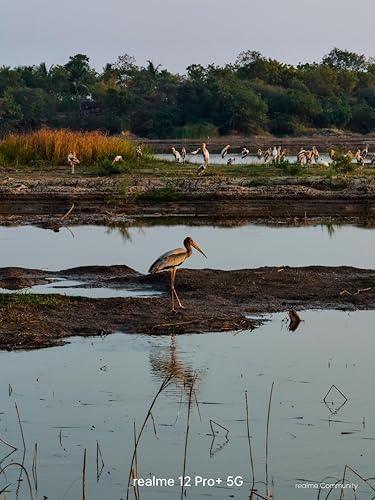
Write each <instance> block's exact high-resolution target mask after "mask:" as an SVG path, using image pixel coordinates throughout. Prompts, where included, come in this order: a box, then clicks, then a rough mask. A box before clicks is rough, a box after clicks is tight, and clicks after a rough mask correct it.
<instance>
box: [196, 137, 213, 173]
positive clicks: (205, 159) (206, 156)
mask: <svg viewBox="0 0 375 500" xmlns="http://www.w3.org/2000/svg"><path fill="white" fill-rule="evenodd" d="M199 149H201V150H202V156H203V163H202V165H201V166H200V167H199V168H198V170H197V175H201V174H203V172H204V171H205V170H206V168H207V167H208V163H209V161H210V153H209V151H208V149H207V145H206V143H205V142H204V143H203V144H202V146H201V147H200V148H199Z"/></svg>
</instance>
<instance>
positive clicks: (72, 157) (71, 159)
mask: <svg viewBox="0 0 375 500" xmlns="http://www.w3.org/2000/svg"><path fill="white" fill-rule="evenodd" d="M80 163H81V162H80V161H79V159H78V158H77V155H76V152H75V151H73V153H69V154H68V165H69V166H70V168H71V172H72V174H74V173H75V166H76V165H79V164H80Z"/></svg>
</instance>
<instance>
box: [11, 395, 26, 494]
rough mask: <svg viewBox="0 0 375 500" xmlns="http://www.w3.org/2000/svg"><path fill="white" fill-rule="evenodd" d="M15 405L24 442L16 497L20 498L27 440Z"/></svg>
mask: <svg viewBox="0 0 375 500" xmlns="http://www.w3.org/2000/svg"><path fill="white" fill-rule="evenodd" d="M14 405H15V407H16V412H17V418H18V425H19V428H20V431H21V437H22V444H23V453H22V464H21V465H22V467H20V475H19V477H18V484H17V492H16V497H17V498H18V493H19V489H20V487H21V481H22V473H23V471H24V470H25V467H24V466H23V465H24V463H25V458H26V442H25V436H24V433H23V428H22V423H21V417H20V412H19V410H18V406H17V403H16V402H15V403H14Z"/></svg>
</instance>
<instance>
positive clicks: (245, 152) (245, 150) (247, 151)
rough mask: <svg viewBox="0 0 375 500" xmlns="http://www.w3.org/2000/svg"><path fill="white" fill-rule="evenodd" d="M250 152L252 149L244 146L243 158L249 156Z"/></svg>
mask: <svg viewBox="0 0 375 500" xmlns="http://www.w3.org/2000/svg"><path fill="white" fill-rule="evenodd" d="M249 153H250V151H249V150H248V149H247V148H246V147H244V148H243V149H242V151H241V158H242V159H244V158H246V156H248V155H249Z"/></svg>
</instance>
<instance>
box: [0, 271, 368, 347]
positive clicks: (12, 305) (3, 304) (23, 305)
mask: <svg viewBox="0 0 375 500" xmlns="http://www.w3.org/2000/svg"><path fill="white" fill-rule="evenodd" d="M61 278H66V279H79V280H80V281H81V282H83V283H84V284H83V285H80V286H81V287H82V286H87V287H93V286H95V287H108V288H124V289H131V288H136V289H148V290H150V289H157V290H161V291H162V292H163V294H162V295H161V296H159V297H129V298H106V299H87V298H80V297H66V296H63V295H32V294H24V293H17V294H11V295H8V294H1V295H0V348H2V349H31V348H38V347H48V346H52V345H56V344H59V343H63V342H64V339H66V338H67V337H69V336H74V335H81V336H89V335H103V334H108V333H111V332H114V331H118V330H120V331H124V332H128V333H146V334H150V335H162V334H171V333H176V334H180V333H192V332H195V333H196V332H202V333H203V332H210V331H235V330H253V329H254V328H256V327H257V326H259V324H260V323H261V320H258V319H251V315H254V314H262V313H271V312H278V311H288V310H290V309H296V310H303V309H314V308H319V309H343V310H356V309H374V308H375V272H374V271H371V270H363V269H356V268H352V267H320V266H315V267H304V268H302V267H301V268H290V267H281V268H275V267H262V268H258V269H243V270H238V271H221V270H213V269H204V270H191V269H185V270H180V271H179V273H178V275H177V282H176V287H177V290H178V293H179V295H180V298H181V300H182V301H183V302H184V305H185V306H186V309H185V310H179V311H178V312H177V313H173V312H171V311H170V303H169V290H168V283H169V281H168V278H169V277H168V275H166V274H160V275H152V276H151V275H142V274H140V273H138V272H136V271H134V270H133V269H130V268H128V267H127V266H109V267H106V266H99V267H98V266H94V267H80V268H74V269H67V270H62V271H58V272H48V271H42V270H32V269H23V268H2V269H0V286H1V287H3V288H8V289H11V290H21V289H23V288H25V287H26V286H32V285H33V284H36V283H42V282H47V281H51V280H57V279H61ZM249 316H250V318H249Z"/></svg>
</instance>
